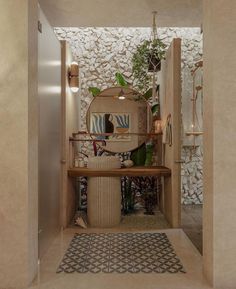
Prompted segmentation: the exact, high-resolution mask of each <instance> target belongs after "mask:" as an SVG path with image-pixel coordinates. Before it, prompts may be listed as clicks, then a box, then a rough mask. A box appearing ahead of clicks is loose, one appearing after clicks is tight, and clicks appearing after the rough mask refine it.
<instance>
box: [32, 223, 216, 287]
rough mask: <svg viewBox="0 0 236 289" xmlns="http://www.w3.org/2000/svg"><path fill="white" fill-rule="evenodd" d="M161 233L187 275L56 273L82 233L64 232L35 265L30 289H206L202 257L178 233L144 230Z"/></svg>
mask: <svg viewBox="0 0 236 289" xmlns="http://www.w3.org/2000/svg"><path fill="white" fill-rule="evenodd" d="M122 231H123V229H121V228H120V229H119V228H116V229H112V230H111V229H100V230H99V229H87V230H86V232H87V233H89V232H122ZM150 231H151V232H165V233H166V234H167V236H168V239H169V240H170V242H171V243H172V246H173V247H174V250H175V252H176V254H177V255H178V257H179V258H180V260H181V262H182V263H183V266H184V268H185V269H186V271H187V273H174V274H173V273H160V274H158V273H150V274H146V273H138V274H133V273H125V274H119V273H112V274H106V273H99V274H94V273H85V274H79V273H71V274H68V273H67V274H66V273H60V274H56V269H57V267H58V265H59V263H60V261H61V259H62V257H63V255H64V253H65V251H66V249H67V247H68V245H69V243H70V241H71V239H72V238H73V236H74V233H76V232H77V233H79V232H84V230H83V229H80V228H68V229H66V230H64V231H63V232H61V234H60V235H59V236H58V237H57V238H56V239H55V241H54V243H53V244H52V245H51V247H50V248H49V250H48V251H47V253H46V254H45V256H44V257H43V258H42V260H41V262H40V264H39V270H38V276H37V278H36V280H35V281H34V283H33V285H32V286H31V287H30V288H31V289H33V288H35V289H36V288H40V289H62V288H63V289H93V288H94V289H95V288H96V289H106V288H107V289H108V288H109V289H110V288H112V289H120V288H126V289H134V288H135V289H170V288H171V289H209V288H211V287H209V286H208V285H207V283H206V281H205V280H204V278H203V274H202V257H201V255H200V253H199V252H198V250H197V249H196V248H195V247H194V246H193V244H192V243H191V241H190V240H189V238H188V237H187V236H186V235H185V233H184V232H183V230H182V229H165V230H148V232H150Z"/></svg>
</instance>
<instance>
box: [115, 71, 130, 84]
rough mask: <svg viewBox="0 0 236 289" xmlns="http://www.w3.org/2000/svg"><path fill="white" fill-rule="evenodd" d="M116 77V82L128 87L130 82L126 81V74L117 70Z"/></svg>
mask: <svg viewBox="0 0 236 289" xmlns="http://www.w3.org/2000/svg"><path fill="white" fill-rule="evenodd" d="M115 78H116V83H117V84H118V85H119V86H123V87H128V86H129V84H128V82H127V81H126V79H125V77H124V75H123V74H122V73H120V72H116V74H115Z"/></svg>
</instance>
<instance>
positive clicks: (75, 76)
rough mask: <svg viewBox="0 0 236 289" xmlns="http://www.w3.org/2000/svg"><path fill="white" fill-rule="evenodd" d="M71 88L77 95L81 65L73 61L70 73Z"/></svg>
mask: <svg viewBox="0 0 236 289" xmlns="http://www.w3.org/2000/svg"><path fill="white" fill-rule="evenodd" d="M68 78H69V86H70V89H71V91H72V92H74V93H76V92H78V90H79V65H78V63H77V62H76V61H73V62H72V63H71V65H70V68H69V71H68Z"/></svg>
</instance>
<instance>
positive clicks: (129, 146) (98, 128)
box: [87, 87, 152, 153]
mask: <svg viewBox="0 0 236 289" xmlns="http://www.w3.org/2000/svg"><path fill="white" fill-rule="evenodd" d="M87 129H88V132H89V133H90V134H91V136H92V137H93V138H94V139H99V140H105V141H106V146H105V147H103V148H104V149H105V150H107V151H109V152H117V153H119V152H127V151H132V150H134V149H136V148H138V147H139V146H141V145H142V144H143V143H144V142H145V141H146V139H147V133H150V132H151V129H152V111H151V108H150V105H149V104H148V102H147V101H146V100H145V99H144V98H142V97H141V95H140V94H139V93H138V92H136V91H134V90H133V89H131V88H124V87H111V88H108V89H105V90H103V91H102V92H101V93H100V94H99V95H98V96H96V97H95V98H94V99H93V101H92V102H91V104H90V107H89V109H88V112H87Z"/></svg>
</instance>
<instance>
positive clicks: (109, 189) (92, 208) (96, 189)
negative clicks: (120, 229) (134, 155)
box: [87, 156, 121, 228]
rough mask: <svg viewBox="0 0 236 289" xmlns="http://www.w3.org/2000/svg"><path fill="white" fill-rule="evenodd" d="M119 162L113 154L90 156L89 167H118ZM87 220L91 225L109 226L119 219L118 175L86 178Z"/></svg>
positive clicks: (112, 225)
mask: <svg viewBox="0 0 236 289" xmlns="http://www.w3.org/2000/svg"><path fill="white" fill-rule="evenodd" d="M120 167H121V162H120V159H119V158H118V157H115V156H100V157H90V158H89V159H88V168H90V169H101V170H104V169H118V168H120ZM87 199H88V222H89V224H90V226H91V227H96V228H109V227H114V226H117V225H118V224H119V223H120V220H121V185H120V178H119V177H89V178H88V196H87Z"/></svg>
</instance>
